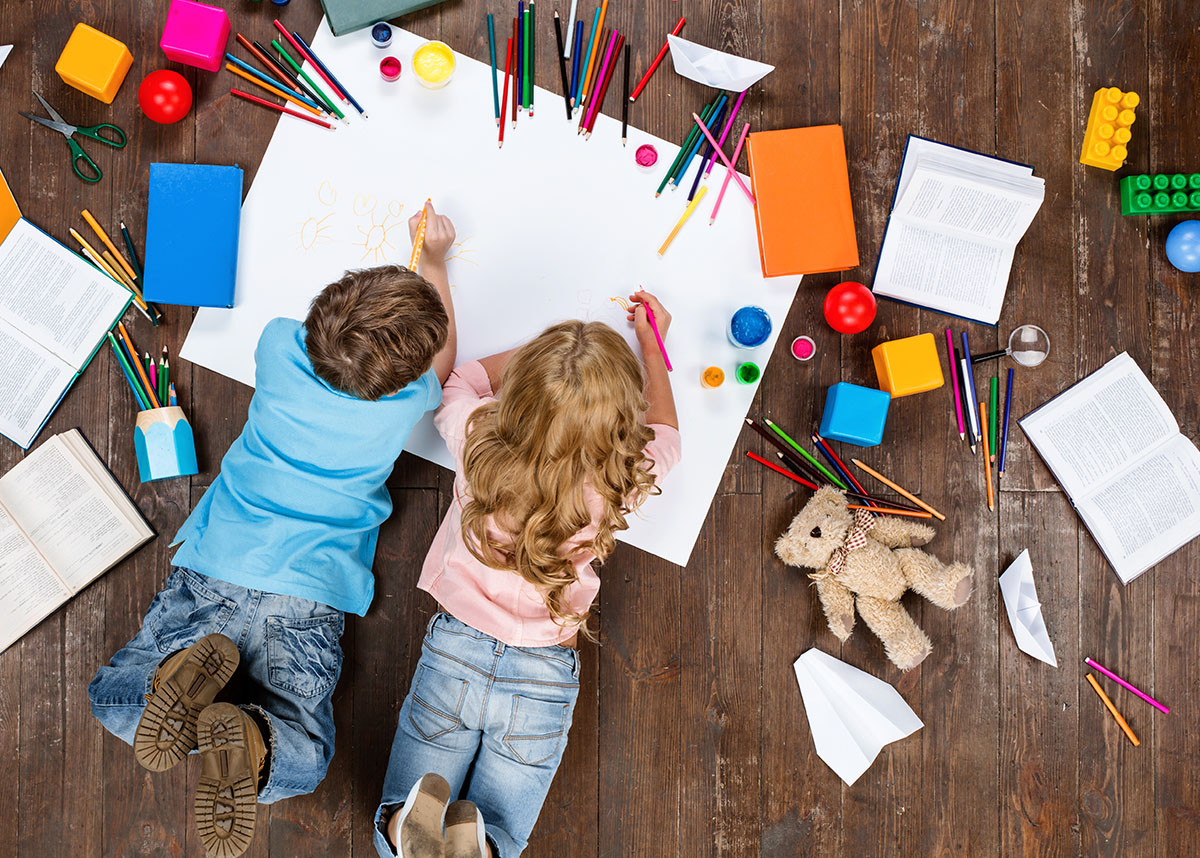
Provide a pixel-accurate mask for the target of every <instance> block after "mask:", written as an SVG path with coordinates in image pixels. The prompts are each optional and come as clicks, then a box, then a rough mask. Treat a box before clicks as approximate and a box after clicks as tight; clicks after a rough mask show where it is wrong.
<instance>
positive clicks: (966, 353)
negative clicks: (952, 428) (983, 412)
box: [962, 331, 984, 453]
mask: <svg viewBox="0 0 1200 858" xmlns="http://www.w3.org/2000/svg"><path fill="white" fill-rule="evenodd" d="M962 346H963V360H964V361H965V362H966V366H967V371H966V375H967V380H966V388H967V401H966V402H965V403H964V404H965V405H968V406H970V408H969V409H968V410H969V413H970V417H971V436H972V437H973V438H975V439H976V440H979V432H980V430H981V429H983V428H984V427H983V426H982V425H981V424H979V423H977V422H976V420H977V419H978V417H979V397H978V396H976V395H975V370H974V369H973V368H972V367H971V346H970V344H969V343H968V342H967V332H966V331H963V332H962ZM971 452H972V453H974V452H975V445H974V444H972V445H971Z"/></svg>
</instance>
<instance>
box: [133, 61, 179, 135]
mask: <svg viewBox="0 0 1200 858" xmlns="http://www.w3.org/2000/svg"><path fill="white" fill-rule="evenodd" d="M138 104H139V105H141V108H142V113H144V114H146V116H147V117H149V118H150V119H152V120H153V121H155V122H160V123H162V124H163V125H168V124H170V123H172V122H178V121H179V120H180V119H183V117H185V116H187V113H188V111H189V110H191V109H192V88H191V87H190V86H189V85H188V82H187V78H185V77H184V76H183V75H181V74H180V73H179V72H176V71H171V70H170V69H159V70H158V71H152V72H150V74H148V75H146V79H145V80H143V81H142V85H141V86H139V87H138Z"/></svg>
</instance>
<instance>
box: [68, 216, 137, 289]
mask: <svg viewBox="0 0 1200 858" xmlns="http://www.w3.org/2000/svg"><path fill="white" fill-rule="evenodd" d="M67 232H69V233H71V238H73V239H75V241H77V242H78V243H79V245H80V246H81V247H82V248H83V251H84V253H86V254H87V255H88V256H89V257H90V258H91V259H92V260H93V261H94V262H95V263H96V266H97V267H98V268H100V269H102V270H103V271H104V273H105V274H107V275H108V276H109V277H111V278H112V279H113V280H116V281H117V282H118V283H120V284H121V285H125V284H124V282H123V281H122V280H121V278H120V277H118V276H117V272H115V271H113V270H112V268H111V267H110V266H109V264H108V263H107V262H105V261H104V259H103V258H102V257H101V256H100V253H99V252H98V251H97V250H96V248H94V247H92V246H91V245H90V244H88V243H87V240H86V239H84V237H83V236H82V235H80V234H79V233H78V232H76V231H75V229H74V228H69V229H68V230H67Z"/></svg>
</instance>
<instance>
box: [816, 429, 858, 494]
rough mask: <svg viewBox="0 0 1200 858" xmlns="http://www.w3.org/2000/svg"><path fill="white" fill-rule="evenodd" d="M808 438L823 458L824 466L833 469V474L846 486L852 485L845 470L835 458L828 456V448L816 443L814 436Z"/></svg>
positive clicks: (852, 482) (818, 442)
mask: <svg viewBox="0 0 1200 858" xmlns="http://www.w3.org/2000/svg"><path fill="white" fill-rule="evenodd" d="M809 437H810V438H811V439H812V442H813V446H814V447H816V448H817V452H818V453H820V454H821V456H823V457H824V459H825V462H826V464H828V465H829V467H830V468H832V469H833V472H834V473H835V474H837V475H838V477H840V478H841V480H842V482H844V483H846V484H847V486H850V485H853V484H854V481H853V480H852V479H850V475H849V474H848V473H846V469H845V468H843V467H842V466H841V464H840V463H839V461H838V460H837V458H836V457H834V456H833V455H831V454H830V450H829V448H827V447H826V446H825V445H824V444H822V443H821V442H820V441H818V440H817V436H816V435H810V436H809Z"/></svg>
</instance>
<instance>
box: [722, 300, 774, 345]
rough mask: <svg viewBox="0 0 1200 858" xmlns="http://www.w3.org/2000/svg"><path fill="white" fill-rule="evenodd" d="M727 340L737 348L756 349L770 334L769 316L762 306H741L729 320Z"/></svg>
mask: <svg viewBox="0 0 1200 858" xmlns="http://www.w3.org/2000/svg"><path fill="white" fill-rule="evenodd" d="M727 333H728V336H729V342H730V343H732V344H733V345H734V347H735V348H739V349H756V348H758V347H759V346H761V345H762V344H763V343H765V342H766V341H767V340H768V339H769V338H770V336H771V317H770V316H768V315H767V311H766V310H764V309H763V308H762V307H742V308H741V309H740V310H738V311H737V312H736V313H734V314H733V318H731V319H730V320H729V329H728V331H727Z"/></svg>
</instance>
